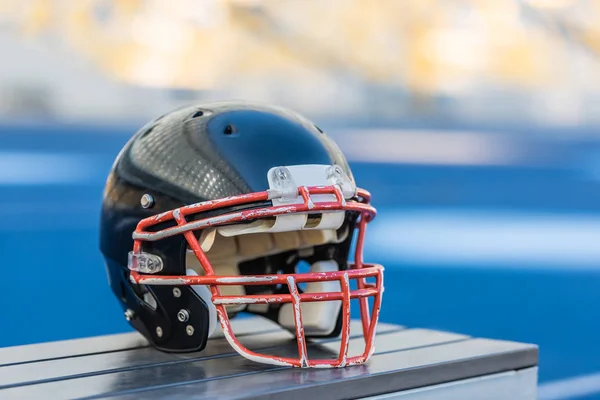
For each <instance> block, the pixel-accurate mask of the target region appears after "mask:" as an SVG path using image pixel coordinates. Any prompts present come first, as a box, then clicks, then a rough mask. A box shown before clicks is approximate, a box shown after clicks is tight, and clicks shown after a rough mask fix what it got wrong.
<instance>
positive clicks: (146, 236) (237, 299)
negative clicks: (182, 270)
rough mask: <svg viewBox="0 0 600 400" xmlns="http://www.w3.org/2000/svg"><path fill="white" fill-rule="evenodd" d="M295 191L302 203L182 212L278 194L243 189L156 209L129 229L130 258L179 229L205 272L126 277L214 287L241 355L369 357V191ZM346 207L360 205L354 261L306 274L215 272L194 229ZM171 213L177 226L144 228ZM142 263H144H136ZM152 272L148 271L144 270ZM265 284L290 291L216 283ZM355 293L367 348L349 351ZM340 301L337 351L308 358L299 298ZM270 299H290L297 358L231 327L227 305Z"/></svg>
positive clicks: (375, 290)
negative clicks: (233, 290) (256, 345)
mask: <svg viewBox="0 0 600 400" xmlns="http://www.w3.org/2000/svg"><path fill="white" fill-rule="evenodd" d="M317 194H330V195H331V194H333V195H335V198H336V201H331V202H329V201H328V202H315V201H313V200H312V199H311V197H310V196H311V195H317ZM298 195H299V196H301V197H302V199H303V203H302V204H293V205H281V206H272V207H263V208H260V209H252V210H245V211H239V212H231V213H228V214H224V215H220V216H216V217H211V218H206V219H201V220H197V221H192V222H188V221H187V220H186V219H185V217H186V216H187V215H190V214H196V213H200V212H205V211H209V210H213V209H216V208H222V207H230V206H236V205H240V204H247V203H253V202H260V201H266V200H271V199H273V198H277V197H279V196H280V193H277V192H276V191H271V190H269V191H264V192H257V193H251V194H246V195H240V196H234V197H228V198H224V199H219V200H213V201H207V202H202V203H197V204H192V205H189V206H185V207H181V208H178V209H175V210H172V211H168V212H165V213H162V214H158V215H156V216H153V217H149V218H146V219H144V220H142V221H140V223H139V224H138V227H137V229H136V231H135V232H134V234H133V238H134V248H133V251H132V252H131V253H130V260H131V259H133V260H136V259H137V258H138V257H140V256H141V255H143V254H144V253H143V252H142V251H141V250H142V249H141V247H142V242H143V241H155V240H160V239H164V238H166V237H171V236H174V235H178V234H183V235H184V237H185V239H186V241H187V243H188V245H189V247H190V248H191V250H192V251H193V252H194V254H195V256H196V257H197V258H198V261H199V263H200V265H201V266H202V267H203V269H204V270H205V273H206V275H205V276H187V275H185V276H166V275H152V274H140V273H139V271H140V270H139V269H137V270H136V268H131V267H132V266H130V270H131V271H130V280H131V281H132V282H133V283H135V284H145V285H209V286H210V288H211V292H212V300H213V303H214V304H215V307H216V310H217V313H218V316H219V321H220V323H221V327H222V329H223V332H224V334H225V337H226V338H227V340H228V342H229V343H230V345H231V346H232V347H233V348H234V349H235V350H236V351H237V352H238V353H239V354H240V355H242V356H243V357H245V358H248V359H250V360H253V361H258V362H263V363H268V364H275V365H285V366H294V367H304V368H306V367H321V368H323V367H344V366H346V365H352V364H360V363H363V362H365V361H367V360H368V359H369V357H370V356H371V354H372V353H373V351H374V343H373V342H374V336H375V329H376V325H377V321H378V317H379V310H380V308H381V296H382V293H383V267H382V266H380V265H375V264H363V261H362V249H363V244H364V236H365V231H366V224H367V223H368V222H369V221H371V220H372V219H373V218H374V217H375V214H376V211H375V209H374V208H373V207H372V206H371V205H369V201H370V194H369V193H368V192H367V191H365V190H362V189H357V191H356V195H357V199H358V200H352V199H351V200H348V201H346V199H345V198H344V195H343V193H342V191H341V190H340V188H339V187H338V186H310V187H306V186H301V187H298ZM335 210H349V211H358V212H359V213H360V219H359V221H358V224H357V228H358V237H357V242H356V252H355V262H354V263H349V265H348V267H349V269H348V270H341V271H334V272H317V273H304V274H275V275H259V276H215V274H214V271H213V268H212V266H211V264H210V262H209V260H208V258H207V256H206V254H205V253H204V251H203V250H202V248H201V247H200V244H199V243H198V241H197V240H196V237H195V236H194V234H193V231H194V230H197V229H204V228H206V227H212V226H217V225H222V224H227V223H235V222H245V221H250V220H255V219H259V218H264V217H271V216H277V215H281V214H288V213H302V212H319V211H335ZM172 219H174V220H175V221H176V222H177V226H175V227H171V228H167V229H164V230H161V231H158V232H148V231H146V228H148V227H149V226H153V225H156V224H158V223H162V222H165V221H168V220H172ZM136 265H143V263H141V264H140V263H136ZM147 272H151V271H147ZM368 277H374V278H375V284H369V283H367V282H366V278H368ZM350 279H356V280H357V287H358V289H357V290H350V283H349V282H350ZM333 280H337V281H339V282H340V285H341V291H339V292H320V293H302V294H301V293H299V291H298V286H297V284H298V283H304V282H317V281H333ZM265 284H272V285H277V284H283V285H287V286H288V288H289V291H290V294H268V295H267V294H265V295H244V296H222V295H221V293H220V290H219V285H265ZM369 297H373V298H374V302H373V315H372V317H371V316H370V313H369V309H368V298H369ZM351 299H358V300H359V304H360V314H361V322H362V330H363V336H364V338H365V350H364V352H363V354H361V355H358V356H354V357H348V354H347V353H348V342H349V339H350V300H351ZM335 300H340V301H342V311H341V312H342V338H341V345H340V352H339V357H338V358H337V359H332V360H313V361H310V360H308V356H307V345H306V337H305V334H304V328H303V324H302V310H301V307H300V304H301V302H313V301H335ZM269 303H292V304H293V312H294V321H295V328H296V340H297V343H298V353H299V356H298V358H284V357H276V356H268V355H261V354H258V353H255V352H253V351H251V350H249V349H247V348H246V347H244V346H243V345H242V344H241V343H240V342H239V341H238V339H237V338H236V337H235V335H234V334H233V332H232V329H231V324H230V321H229V317H228V314H227V310H226V308H225V306H227V305H237V304H269Z"/></svg>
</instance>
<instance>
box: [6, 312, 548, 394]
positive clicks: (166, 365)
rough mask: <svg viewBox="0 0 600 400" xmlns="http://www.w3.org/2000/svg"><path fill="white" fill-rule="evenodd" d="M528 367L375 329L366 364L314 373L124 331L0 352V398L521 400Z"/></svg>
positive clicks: (522, 354) (530, 381)
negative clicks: (169, 345) (190, 350)
mask: <svg viewBox="0 0 600 400" xmlns="http://www.w3.org/2000/svg"><path fill="white" fill-rule="evenodd" d="M352 324H353V326H352V332H353V333H354V332H361V330H360V326H359V322H358V321H353V322H352ZM233 327H234V331H235V332H236V334H237V335H238V337H239V338H240V340H241V342H242V343H243V344H245V345H247V346H248V347H249V348H251V349H257V348H261V349H264V348H271V350H273V351H277V352H279V353H285V354H297V346H296V343H295V341H294V340H292V335H291V334H289V333H288V332H286V331H284V330H282V329H280V328H279V327H278V326H277V325H275V324H273V323H270V322H268V321H265V320H262V319H261V320H260V321H256V320H255V319H254V318H247V319H240V320H235V321H233ZM363 346H364V341H363V339H362V336H360V337H354V336H353V337H352V338H351V340H350V352H351V353H352V352H353V350H354V352H359V351H360V350H362V348H363ZM309 347H310V350H309V351H310V352H311V353H309V356H312V357H314V355H317V356H318V355H319V354H324V353H327V354H328V353H331V352H336V351H337V350H338V349H339V340H337V339H330V340H319V341H313V342H312V343H311V344H310V345H309ZM263 351H264V350H263ZM294 352H295V353H294ZM313 354H314V355H313ZM537 364H538V348H537V346H535V345H532V344H523V343H516V342H509V341H500V340H489V339H481V338H472V337H469V336H465V335H460V334H455V333H450V332H441V331H435V330H429V329H418V328H406V327H402V326H398V325H391V324H384V323H380V324H379V326H378V335H377V339H376V350H375V353H374V355H373V357H372V358H371V360H370V361H369V362H368V363H367V364H366V365H359V366H353V367H347V368H342V369H318V370H301V369H296V368H287V367H277V366H271V365H264V364H258V363H254V362H251V361H248V360H246V359H244V358H243V357H241V356H239V355H238V354H237V353H236V352H235V351H234V350H233V349H232V348H231V347H230V346H229V344H228V343H227V341H226V340H225V339H224V337H223V336H222V335H217V336H215V337H214V338H212V339H210V342H209V345H208V346H207V348H206V349H205V350H204V351H203V352H201V353H196V354H167V353H162V352H159V351H157V350H155V349H154V348H152V347H149V345H148V343H147V342H146V341H145V340H144V339H143V338H142V337H141V336H140V335H139V334H137V333H125V334H116V335H108V336H100V337H91V338H85V339H76V340H66V341H59V342H49V343H40V344H33V345H26V346H15V347H7V348H3V349H0V399H3V400H6V399H13V398H17V399H33V398H40V399H41V398H43V399H55V398H56V399H72V398H84V397H85V398H105V397H118V398H128V399H139V398H143V399H158V398H168V399H191V398H196V399H213V398H228V399H233V398H235V399H270V398H273V399H281V398H285V399H286V400H292V399H300V398H302V399H311V400H313V399H314V400H316V399H350V398H378V399H393V398H401V399H419V400H423V399H510V400H520V399H525V400H527V399H535V398H536V386H537Z"/></svg>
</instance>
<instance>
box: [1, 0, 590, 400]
mask: <svg viewBox="0 0 600 400" xmlns="http://www.w3.org/2000/svg"><path fill="white" fill-rule="evenodd" d="M598 21H600V1H599V0H593V1H592V0H579V1H577V0H520V1H513V0H487V1H485V2H479V1H475V0H437V1H436V0H387V1H386V0H305V1H292V0H243V1H242V0H178V1H172V2H169V1H160V0H119V1H117V0H113V1H111V0H78V1H71V0H62V1H61V0H54V1H50V0H30V1H24V0H3V1H2V2H0V60H1V61H0V221H2V222H0V253H2V255H3V267H2V270H3V276H2V282H3V283H2V285H1V287H2V291H0V300H1V301H2V304H3V306H2V316H3V318H2V321H3V322H2V324H1V326H2V329H1V330H0V346H10V345H18V344H27V343H33V342H41V341H50V340H59V339H69V338H75V337H83V336H88V335H101V334H107V333H115V332H122V331H126V330H128V329H129V328H128V326H127V325H126V323H125V321H124V319H123V317H122V315H121V313H120V310H119V309H118V307H117V304H116V302H115V301H114V300H113V298H112V295H111V294H110V293H109V289H108V286H107V283H106V277H105V272H104V267H103V263H102V259H101V256H100V253H99V251H98V240H97V226H98V219H99V204H100V197H101V192H102V187H103V184H104V179H105V177H106V173H107V171H108V169H109V168H110V165H111V163H112V161H113V159H114V157H115V156H116V154H117V152H118V151H119V149H120V148H121V146H122V145H123V144H124V143H125V141H126V140H127V139H128V137H129V136H130V135H131V134H132V133H133V132H134V131H135V130H136V129H137V128H138V127H139V126H141V124H143V123H144V122H145V121H146V120H148V119H150V118H154V117H155V116H157V115H160V114H162V113H164V112H165V111H167V110H169V109H172V108H175V107H177V106H179V105H182V104H187V103H191V102H197V101H203V100H214V99H232V98H234V99H249V100H255V101H264V102H271V103H278V104H281V105H284V106H287V107H290V108H293V109H296V110H299V111H301V112H303V113H304V114H305V115H307V116H308V117H310V118H312V119H314V120H316V121H317V122H318V123H319V124H320V125H321V126H322V127H323V128H324V129H325V130H326V131H327V132H328V133H329V134H330V135H332V136H334V138H335V139H336V140H337V141H338V143H339V144H340V146H341V147H342V148H343V149H344V150H345V152H346V154H347V155H348V157H349V159H350V161H351V163H352V165H353V168H354V170H355V175H356V178H357V180H358V183H359V184H360V185H362V186H363V187H366V188H367V189H369V190H370V191H371V192H372V193H373V195H374V203H375V205H376V206H377V207H378V209H379V216H378V218H377V219H376V221H375V222H374V223H373V224H372V229H371V228H370V231H369V233H368V234H367V239H368V240H367V243H366V249H367V250H366V258H368V259H370V260H373V261H377V262H381V263H383V264H384V265H385V266H386V274H387V278H386V294H385V296H384V298H385V303H384V309H383V311H382V320H383V321H385V322H393V323H398V324H403V325H410V326H421V327H432V328H437V329H442V330H452V331H457V332H463V333H467V334H470V335H483V336H488V337H493V338H502V339H509V340H517V341H526V342H533V343H537V344H539V345H540V346H541V347H540V348H541V355H540V360H541V364H540V384H541V385H540V398H544V399H565V398H590V399H591V398H600V320H599V317H600V290H599V289H600V245H599V242H600V130H599V129H600V25H599V24H598Z"/></svg>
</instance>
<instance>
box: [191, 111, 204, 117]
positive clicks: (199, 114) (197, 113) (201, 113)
mask: <svg viewBox="0 0 600 400" xmlns="http://www.w3.org/2000/svg"><path fill="white" fill-rule="evenodd" d="M203 115H204V111H202V110H200V111H196V112H195V113H194V115H192V118H198V117H201V116H203Z"/></svg>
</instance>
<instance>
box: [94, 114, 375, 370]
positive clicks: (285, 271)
mask: <svg viewBox="0 0 600 400" xmlns="http://www.w3.org/2000/svg"><path fill="white" fill-rule="evenodd" d="M370 197H371V196H370V194H369V193H368V192H367V191H366V190H364V189H360V188H357V187H356V184H355V181H354V177H353V175H352V172H351V170H350V167H349V165H348V163H347V161H346V159H345V157H344V155H343V154H342V152H341V151H340V149H339V148H338V146H337V145H336V144H335V143H334V141H333V140H332V139H331V138H329V137H328V136H327V135H326V134H325V133H324V132H323V131H322V130H321V129H319V128H318V127H317V126H316V125H315V124H314V123H312V122H310V121H309V120H307V119H306V118H304V117H302V116H301V115H299V114H297V113H295V112H292V111H290V110H287V109H284V108H280V107H276V106H268V105H258V104H251V103H244V102H221V103H207V104H201V105H194V106H189V107H184V108H180V109H177V110H174V111H172V112H170V113H167V114H165V115H163V116H162V117H159V118H157V119H155V120H153V121H151V122H149V123H148V124H146V125H145V126H144V127H142V128H141V129H140V130H139V131H138V132H137V133H135V134H134V135H133V136H132V137H131V139H130V140H129V141H128V142H127V144H126V145H125V146H124V147H123V149H122V150H121V152H120V153H119V155H118V156H117V158H116V160H115V162H114V164H113V166H112V168H111V171H110V173H109V176H108V179H107V181H106V186H105V190H104V194H103V202H102V214H101V224H100V248H101V251H102V253H103V255H104V259H105V264H106V269H107V273H108V279H109V283H110V287H111V289H112V292H113V293H114V295H115V296H116V298H117V299H118V301H119V303H120V305H121V306H122V308H123V311H124V313H125V317H126V318H127V320H128V321H129V323H130V324H131V325H132V326H133V328H135V329H136V330H137V331H139V332H140V333H141V334H142V335H144V336H145V337H146V338H147V339H148V341H149V342H150V343H151V344H152V345H153V346H155V347H156V348H157V349H159V350H162V351H167V352H191V351H200V350H203V349H204V348H205V346H206V344H207V339H208V338H209V337H210V336H211V335H212V334H213V332H215V330H217V329H218V326H220V330H221V331H222V332H223V334H224V336H225V337H226V339H227V341H228V342H229V344H230V345H231V346H232V347H233V348H234V349H235V350H236V351H237V352H238V353H239V354H241V355H242V356H243V357H246V358H248V359H250V360H254V361H258V362H264V363H269V364H276V365H286V366H294V367H304V368H306V367H343V366H346V365H352V364H360V363H363V362H365V361H366V360H367V359H368V358H369V357H370V356H371V354H372V353H373V351H374V337H375V329H376V325H377V319H378V316H379V310H380V307H381V300H382V293H383V267H382V266H380V265H375V264H365V263H364V262H363V255H362V254H363V243H364V238H365V232H366V227H367V224H368V222H369V221H371V220H372V219H373V218H374V217H375V214H376V210H375V209H374V208H373V206H371V205H370ZM352 248H354V260H353V262H351V260H349V255H350V252H351V249H352ZM303 265H304V266H305V268H308V271H306V270H303V269H302V266H303ZM351 300H355V301H354V302H355V303H358V309H359V310H360V318H361V323H362V336H363V337H364V341H365V345H364V351H362V352H361V353H359V354H348V348H349V346H348V343H349V339H350V304H351ZM240 313H251V314H256V315H260V316H262V317H264V318H268V319H270V320H272V321H274V322H276V323H277V324H279V325H280V326H281V327H283V328H284V329H286V330H288V331H289V332H291V333H292V334H294V335H295V336H296V340H297V346H298V357H281V356H275V355H268V354H261V353H258V352H255V351H252V350H250V349H248V348H246V347H245V346H243V345H242V344H241V343H240V341H239V340H238V339H237V338H236V336H235V332H233V331H232V328H231V323H230V319H231V318H233V317H235V316H236V315H238V314H240ZM340 335H341V344H340V349H339V355H337V354H336V356H335V357H333V358H332V359H318V360H317V359H315V360H311V359H309V357H308V352H307V338H308V339H310V338H331V337H338V336H340Z"/></svg>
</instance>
